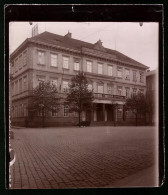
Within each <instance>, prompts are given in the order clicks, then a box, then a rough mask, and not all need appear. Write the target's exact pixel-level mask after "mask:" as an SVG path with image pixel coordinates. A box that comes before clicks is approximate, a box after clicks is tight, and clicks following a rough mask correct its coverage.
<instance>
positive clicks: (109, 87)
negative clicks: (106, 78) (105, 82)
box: [107, 86, 113, 94]
mask: <svg viewBox="0 0 168 195" xmlns="http://www.w3.org/2000/svg"><path fill="white" fill-rule="evenodd" d="M107 92H108V94H112V93H113V88H112V86H108V87H107Z"/></svg>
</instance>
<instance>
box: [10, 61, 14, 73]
mask: <svg viewBox="0 0 168 195" xmlns="http://www.w3.org/2000/svg"><path fill="white" fill-rule="evenodd" d="M10 73H11V75H12V74H13V73H14V66H13V63H11V66H10Z"/></svg>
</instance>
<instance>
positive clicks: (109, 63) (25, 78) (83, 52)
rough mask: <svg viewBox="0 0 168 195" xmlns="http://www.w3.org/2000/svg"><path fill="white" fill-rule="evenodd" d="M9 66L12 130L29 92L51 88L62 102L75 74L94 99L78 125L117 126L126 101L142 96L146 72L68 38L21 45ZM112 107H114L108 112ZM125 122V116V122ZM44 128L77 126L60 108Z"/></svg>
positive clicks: (47, 37)
mask: <svg viewBox="0 0 168 195" xmlns="http://www.w3.org/2000/svg"><path fill="white" fill-rule="evenodd" d="M10 62H11V70H10V72H11V75H12V80H11V96H12V105H11V119H12V124H13V125H25V122H26V120H27V119H28V109H27V107H28V105H29V103H30V97H31V92H32V89H33V88H34V87H36V86H37V85H38V84H39V82H41V81H47V80H50V81H51V82H54V83H55V84H56V85H57V88H58V91H59V93H60V94H64V95H63V96H65V94H66V93H67V91H68V83H69V82H70V80H71V78H72V76H74V75H75V74H77V73H78V71H83V72H84V73H85V75H86V77H87V79H88V81H89V88H90V89H93V90H94V97H95V99H94V108H95V109H94V110H93V111H92V113H85V112H83V113H82V120H90V121H92V122H93V123H96V122H99V121H105V122H108V121H109V122H111V121H113V120H114V119H115V120H117V121H122V120H123V119H124V116H125V112H124V111H123V105H124V104H125V101H126V98H127V97H130V95H131V94H136V93H137V92H138V91H141V92H142V93H145V92H146V70H147V69H148V67H147V66H145V65H143V64H141V63H139V62H137V61H135V60H133V59H131V58H129V57H127V56H125V55H123V54H121V53H120V52H118V51H115V50H111V49H108V48H104V47H103V45H102V42H101V41H100V40H99V41H97V42H96V43H95V44H91V43H87V42H83V41H80V40H76V39H73V38H71V33H68V34H66V35H65V36H60V35H56V34H52V33H49V32H44V33H41V34H39V35H37V36H35V37H32V38H29V39H26V40H25V41H24V42H23V43H22V44H21V45H20V46H19V47H18V48H17V49H16V50H15V51H14V52H13V53H12V54H11V56H10ZM116 103H117V104H118V106H117V107H115V108H114V107H113V104H116ZM130 117H132V116H131V115H129V114H127V118H130ZM38 118H40V116H39V117H36V120H40V119H38ZM31 122H32V121H31ZM46 123H48V124H47V125H53V126H55V125H56V126H57V125H72V124H75V123H77V114H76V113H69V111H68V107H63V108H62V109H61V110H60V111H59V112H58V113H55V112H54V111H53V112H51V113H50V116H48V117H47V118H46ZM36 124H38V122H36Z"/></svg>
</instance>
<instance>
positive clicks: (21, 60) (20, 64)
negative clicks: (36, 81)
mask: <svg viewBox="0 0 168 195" xmlns="http://www.w3.org/2000/svg"><path fill="white" fill-rule="evenodd" d="M22 64H23V57H22V55H20V56H19V69H21V68H22Z"/></svg>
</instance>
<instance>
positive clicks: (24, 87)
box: [23, 76, 27, 91]
mask: <svg viewBox="0 0 168 195" xmlns="http://www.w3.org/2000/svg"><path fill="white" fill-rule="evenodd" d="M23 90H24V91H26V90H27V76H25V77H23Z"/></svg>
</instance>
